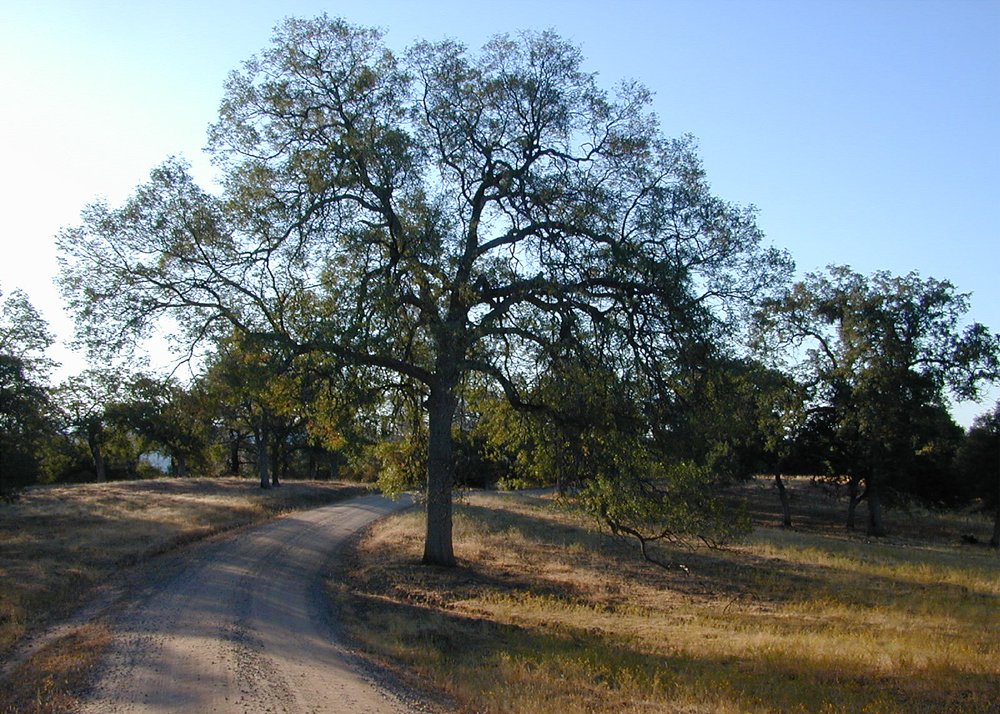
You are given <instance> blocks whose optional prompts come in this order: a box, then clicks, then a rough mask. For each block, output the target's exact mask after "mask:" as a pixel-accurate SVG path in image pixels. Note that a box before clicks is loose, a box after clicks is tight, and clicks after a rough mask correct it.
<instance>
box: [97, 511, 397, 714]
mask: <svg viewBox="0 0 1000 714" xmlns="http://www.w3.org/2000/svg"><path fill="white" fill-rule="evenodd" d="M404 505H405V503H395V502H392V501H389V500H387V499H385V498H382V497H380V496H364V497H361V498H356V499H352V500H350V501H345V502H341V503H337V504H333V505H330V506H326V507H323V508H317V509H315V510H311V511H306V512H303V513H299V514H296V515H292V516H288V517H286V518H281V519H278V520H276V521H272V522H271V523H267V524H265V525H262V526H258V527H256V528H252V529H248V530H246V531H244V532H242V533H240V534H239V535H237V536H235V537H231V538H225V539H222V540H219V541H218V542H215V543H211V544H207V545H204V546H201V547H199V548H196V549H194V550H193V551H192V553H191V556H190V557H189V558H187V559H185V560H184V561H183V564H182V565H180V566H178V567H177V568H175V569H174V570H172V571H171V572H170V573H169V574H167V575H162V576H160V577H158V578H156V579H154V580H153V581H152V582H150V583H149V585H148V587H147V591H146V592H145V593H143V594H142V595H141V596H140V597H138V598H136V600H135V601H134V602H133V603H132V604H131V605H130V606H129V607H128V608H127V609H126V610H125V611H124V612H122V613H121V615H120V616H119V617H118V618H117V619H116V622H115V641H114V644H113V645H112V649H111V654H110V656H109V658H108V661H107V662H106V664H105V665H104V666H103V667H102V670H101V673H100V674H99V679H98V681H97V683H96V686H95V687H94V690H93V692H92V694H91V695H90V697H89V699H88V700H87V702H86V703H85V705H84V708H83V710H82V711H83V712H84V714H110V713H112V712H114V713H122V714H125V713H128V714H133V713H136V714H138V713H140V712H141V713H142V714H152V713H154V712H156V713H161V712H162V713H163V714H166V713H167V712H170V713H171V714H174V713H178V712H191V713H192V714H195V713H197V714H209V713H210V712H218V713H220V714H264V713H265V712H266V713H269V714H327V713H329V714H339V713H341V712H342V713H344V714H348V713H349V714H402V713H404V712H410V711H413V710H412V709H410V708H408V705H407V704H405V703H404V702H402V701H400V700H399V699H397V698H396V697H393V696H391V695H389V694H386V693H384V692H381V691H379V690H378V689H377V688H376V687H375V686H373V685H372V684H371V683H370V682H369V681H367V680H366V679H365V678H364V677H363V676H362V675H360V674H359V673H358V671H357V669H356V668H355V667H353V666H352V665H351V657H350V655H349V654H348V653H347V652H346V651H345V650H344V649H343V648H342V647H341V646H339V645H338V644H337V640H336V635H335V632H334V631H333V625H332V623H331V622H330V620H329V616H328V614H327V610H326V606H325V605H324V600H323V586H322V575H323V572H324V571H325V570H326V569H327V566H328V565H329V564H330V561H331V557H332V556H335V554H336V552H337V551H338V550H339V549H340V548H341V547H342V546H343V544H344V542H345V541H346V540H347V538H349V537H350V536H351V534H353V533H355V532H356V531H357V530H358V529H360V528H362V527H364V526H365V525H367V524H368V523H370V522H371V521H372V520H374V519H376V518H378V517H380V516H382V515H385V514H387V513H389V512H391V511H393V510H396V509H398V508H401V507H403V506H404Z"/></svg>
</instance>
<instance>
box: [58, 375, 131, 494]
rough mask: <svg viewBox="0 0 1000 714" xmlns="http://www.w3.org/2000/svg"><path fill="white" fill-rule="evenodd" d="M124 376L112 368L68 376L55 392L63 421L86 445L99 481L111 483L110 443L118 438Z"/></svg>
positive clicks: (65, 426) (95, 476) (68, 429)
mask: <svg viewBox="0 0 1000 714" xmlns="http://www.w3.org/2000/svg"><path fill="white" fill-rule="evenodd" d="M122 382H123V375H121V374H120V373H119V371H118V370H116V369H112V368H106V369H97V368H91V369H86V370H84V371H83V372H81V373H80V374H77V375H73V376H71V377H68V378H67V379H66V380H65V381H63V382H62V383H61V384H60V385H59V386H58V387H56V389H55V390H54V392H53V396H54V398H55V401H56V404H57V405H58V408H59V410H60V422H61V423H62V425H63V427H64V428H65V429H67V431H68V432H69V433H70V434H71V435H73V436H75V437H77V438H79V439H81V440H82V441H83V443H84V444H86V448H87V451H88V452H89V454H90V458H91V467H92V469H93V472H94V478H95V480H96V481H97V482H99V483H103V482H104V481H107V480H108V460H107V448H106V447H107V444H108V443H109V441H111V440H112V439H113V438H114V437H115V436H116V433H115V432H116V430H117V424H115V423H114V419H113V415H114V411H115V407H116V405H117V403H118V401H119V399H120V397H121V389H122Z"/></svg>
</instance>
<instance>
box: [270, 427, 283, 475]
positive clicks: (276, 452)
mask: <svg viewBox="0 0 1000 714" xmlns="http://www.w3.org/2000/svg"><path fill="white" fill-rule="evenodd" d="M270 442H271V486H280V485H281V481H280V480H279V479H278V476H279V471H280V469H281V443H280V442H279V441H278V437H276V436H274V435H272V436H271V439H270Z"/></svg>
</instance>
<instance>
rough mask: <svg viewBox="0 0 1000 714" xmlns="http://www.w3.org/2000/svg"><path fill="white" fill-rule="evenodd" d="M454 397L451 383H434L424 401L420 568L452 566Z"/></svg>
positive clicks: (453, 556) (453, 558)
mask: <svg viewBox="0 0 1000 714" xmlns="http://www.w3.org/2000/svg"><path fill="white" fill-rule="evenodd" d="M455 407H456V398H455V385H454V384H453V383H445V384H438V385H436V386H435V387H433V388H432V389H431V394H430V398H429V399H428V400H427V422H428V423H427V426H428V437H427V531H426V536H427V537H426V540H425V541H424V558H423V563H424V565H443V566H447V567H452V566H454V565H455V551H454V549H453V547H452V541H451V522H452V514H451V489H452V484H453V482H454V475H455V463H454V458H453V455H454V454H453V452H454V445H453V442H452V435H451V426H452V420H453V418H454V416H455Z"/></svg>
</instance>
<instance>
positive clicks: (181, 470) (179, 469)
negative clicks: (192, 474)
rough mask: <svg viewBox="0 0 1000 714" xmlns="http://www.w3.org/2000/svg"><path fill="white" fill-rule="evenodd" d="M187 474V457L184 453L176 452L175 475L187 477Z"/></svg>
mask: <svg viewBox="0 0 1000 714" xmlns="http://www.w3.org/2000/svg"><path fill="white" fill-rule="evenodd" d="M187 475H188V469H187V459H185V458H184V456H183V455H182V454H174V476H176V477H177V478H185V477H186V476H187Z"/></svg>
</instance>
